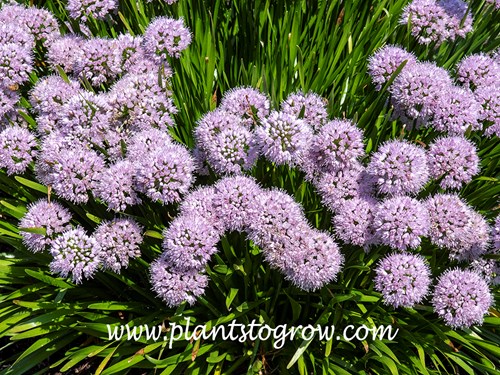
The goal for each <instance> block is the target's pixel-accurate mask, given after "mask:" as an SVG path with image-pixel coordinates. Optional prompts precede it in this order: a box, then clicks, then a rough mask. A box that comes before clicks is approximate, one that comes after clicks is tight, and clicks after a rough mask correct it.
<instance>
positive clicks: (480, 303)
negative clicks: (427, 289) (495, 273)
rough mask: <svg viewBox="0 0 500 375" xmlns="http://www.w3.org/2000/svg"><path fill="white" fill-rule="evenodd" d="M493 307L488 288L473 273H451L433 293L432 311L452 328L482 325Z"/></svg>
mask: <svg viewBox="0 0 500 375" xmlns="http://www.w3.org/2000/svg"><path fill="white" fill-rule="evenodd" d="M492 303H493V298H492V296H491V293H490V290H489V288H488V284H487V283H486V281H485V280H483V279H482V278H481V276H480V275H478V274H477V273H475V272H472V271H463V270H460V269H451V270H447V271H446V272H445V273H443V274H442V275H441V276H440V277H439V280H438V283H437V285H436V287H435V289H434V296H433V298H432V305H433V307H434V311H435V312H436V313H437V314H438V315H439V317H441V318H443V319H444V321H445V323H446V324H447V325H449V326H450V327H452V328H467V327H470V326H471V325H473V324H482V322H483V318H484V316H485V315H486V314H487V313H488V309H489V308H490V306H491V305H492Z"/></svg>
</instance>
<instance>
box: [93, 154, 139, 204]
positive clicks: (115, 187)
mask: <svg viewBox="0 0 500 375" xmlns="http://www.w3.org/2000/svg"><path fill="white" fill-rule="evenodd" d="M135 173H136V168H135V167H134V165H133V164H132V163H131V162H130V161H128V160H121V161H118V162H117V163H115V164H113V165H111V166H110V167H109V168H106V169H104V170H103V171H102V172H101V174H100V176H99V180H98V181H97V182H96V185H95V188H94V190H93V193H94V195H95V196H96V197H97V198H100V199H102V200H103V201H104V202H105V203H106V204H107V205H108V210H113V211H125V210H126V208H127V207H128V206H133V205H136V204H140V203H141V199H140V198H139V197H138V196H137V193H136V192H135V191H134V182H133V177H134V176H135Z"/></svg>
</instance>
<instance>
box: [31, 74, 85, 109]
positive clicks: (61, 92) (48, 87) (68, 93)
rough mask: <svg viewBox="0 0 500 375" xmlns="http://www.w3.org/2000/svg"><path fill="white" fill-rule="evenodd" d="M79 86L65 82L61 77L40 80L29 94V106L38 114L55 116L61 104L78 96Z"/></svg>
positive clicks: (75, 83) (55, 76) (70, 81)
mask: <svg viewBox="0 0 500 375" xmlns="http://www.w3.org/2000/svg"><path fill="white" fill-rule="evenodd" d="M79 91H80V84H79V83H78V82H76V81H73V80H69V82H67V81H65V80H64V79H63V78H62V77H61V76H57V75H51V76H48V77H44V78H42V79H40V80H39V81H38V82H37V83H36V85H35V86H34V87H33V89H32V90H31V92H30V104H31V106H32V107H33V109H34V110H35V111H36V112H37V113H39V114H51V115H52V116H56V115H57V114H58V113H59V111H60V110H61V108H62V106H63V103H65V102H66V101H68V100H69V99H70V98H71V97H73V96H74V95H76V94H78V92H79Z"/></svg>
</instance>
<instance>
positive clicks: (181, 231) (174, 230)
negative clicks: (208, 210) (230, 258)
mask: <svg viewBox="0 0 500 375" xmlns="http://www.w3.org/2000/svg"><path fill="white" fill-rule="evenodd" d="M219 240H220V235H219V233H218V232H217V230H216V229H215V228H214V227H213V226H212V225H211V224H210V222H209V221H208V220H207V219H205V218H203V217H201V216H198V215H196V214H190V215H181V216H178V217H177V218H176V219H174V221H172V222H171V223H170V225H169V227H168V228H165V230H164V231H163V245H162V248H163V251H164V252H163V256H164V257H165V258H167V259H168V260H169V262H171V263H172V265H173V266H174V267H175V269H177V270H191V269H194V270H197V271H201V270H202V269H203V268H204V267H205V265H206V264H207V263H208V261H209V260H210V257H211V256H212V255H213V254H215V253H216V252H217V243H218V242H219Z"/></svg>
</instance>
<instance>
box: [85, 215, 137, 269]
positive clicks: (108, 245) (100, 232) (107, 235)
mask: <svg viewBox="0 0 500 375" xmlns="http://www.w3.org/2000/svg"><path fill="white" fill-rule="evenodd" d="M94 238H95V240H96V242H97V244H98V247H99V249H100V257H101V260H102V265H103V268H104V269H110V270H112V271H113V272H116V273H120V270H121V269H122V268H127V267H128V264H129V260H130V259H131V258H138V257H140V256H141V249H140V248H139V245H140V244H141V243H142V241H143V238H142V229H141V227H140V226H139V225H138V224H137V223H136V222H135V221H134V220H131V219H114V220H112V221H109V222H108V221H107V222H103V223H101V224H100V225H99V227H97V229H96V231H95V232H94Z"/></svg>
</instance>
